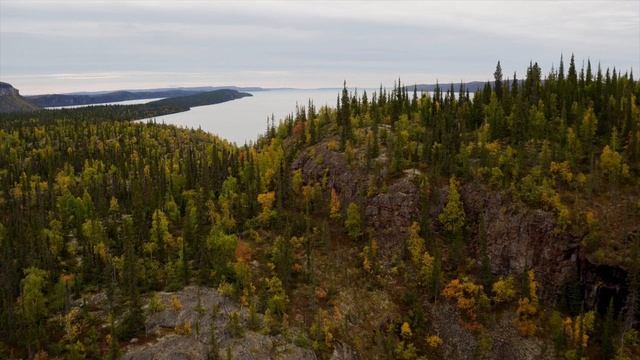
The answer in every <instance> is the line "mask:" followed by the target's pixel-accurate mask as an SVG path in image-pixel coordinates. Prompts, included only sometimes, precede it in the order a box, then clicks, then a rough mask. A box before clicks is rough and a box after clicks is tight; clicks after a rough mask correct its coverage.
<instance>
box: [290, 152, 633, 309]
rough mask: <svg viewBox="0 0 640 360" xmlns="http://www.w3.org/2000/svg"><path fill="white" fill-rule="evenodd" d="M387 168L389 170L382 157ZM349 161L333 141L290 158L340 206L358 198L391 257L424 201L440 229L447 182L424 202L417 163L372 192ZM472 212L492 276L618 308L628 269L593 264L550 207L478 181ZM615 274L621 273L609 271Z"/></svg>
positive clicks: (475, 240) (470, 197)
mask: <svg viewBox="0 0 640 360" xmlns="http://www.w3.org/2000/svg"><path fill="white" fill-rule="evenodd" d="M381 158H382V159H383V160H382V163H383V164H382V165H383V166H382V168H383V170H382V171H385V170H384V156H382V157H381ZM353 163H354V164H349V162H348V161H347V159H346V157H345V155H344V154H343V153H341V152H338V151H332V150H330V149H329V146H328V142H323V143H320V144H317V145H314V146H312V147H309V148H307V149H305V150H303V151H302V152H301V154H300V155H299V156H298V157H297V158H296V160H295V161H294V162H293V164H292V168H293V170H298V169H299V170H301V172H302V176H303V179H304V181H305V182H306V183H324V185H325V186H326V188H325V190H326V191H325V194H326V195H327V196H328V194H329V193H330V191H331V189H334V190H335V191H336V193H337V194H338V195H339V196H340V199H341V202H342V207H343V209H344V208H346V206H347V205H348V204H349V203H350V202H358V203H359V205H360V207H361V209H362V215H363V220H364V223H365V225H366V226H367V227H369V228H371V229H372V230H373V235H374V238H375V239H376V240H377V241H378V244H379V247H380V250H381V253H382V254H383V256H384V257H385V258H386V259H387V260H389V259H391V258H392V257H393V256H397V255H399V254H400V252H401V251H402V248H403V243H404V240H405V239H406V238H407V236H408V227H409V226H410V225H411V223H412V222H414V221H419V216H420V213H421V207H422V206H428V209H427V210H428V211H429V214H430V218H431V219H433V220H432V221H433V224H432V225H433V229H434V230H435V231H436V233H437V232H438V231H439V228H440V224H439V223H438V221H437V216H438V214H439V213H440V212H441V211H442V209H443V207H444V205H445V204H446V201H447V188H446V187H445V188H442V189H439V190H436V191H435V192H434V196H433V198H432V200H431V202H430V203H429V204H421V203H420V201H421V200H420V192H419V189H418V185H417V184H418V180H419V176H420V172H419V171H418V170H407V171H405V173H404V174H402V175H401V176H399V177H397V178H395V179H394V180H392V181H391V182H390V183H389V184H387V186H386V187H385V188H384V189H380V188H379V189H378V190H377V193H375V194H367V192H368V188H369V184H370V181H371V178H370V176H371V175H369V172H368V171H367V170H366V169H365V168H363V167H362V166H358V165H357V163H358V161H357V160H356V161H353ZM460 194H461V199H462V201H463V204H464V209H465V213H466V219H467V234H466V235H467V241H466V243H467V246H468V249H469V250H470V252H471V253H472V254H475V258H476V259H480V258H481V257H480V256H481V253H480V246H479V243H480V236H481V234H480V233H479V232H480V230H479V229H480V225H479V224H480V221H481V220H480V219H481V218H482V217H484V220H485V230H484V231H485V234H484V236H485V238H486V243H487V256H488V257H489V260H490V265H491V272H492V274H493V275H494V276H503V275H508V274H521V273H523V272H525V271H528V270H534V272H535V274H536V278H537V280H538V281H539V282H540V284H541V291H542V293H541V294H540V296H541V298H542V299H544V301H545V303H547V304H550V305H551V304H553V305H555V304H557V303H558V302H562V301H566V299H564V298H563V297H565V296H566V292H567V291H568V290H567V289H568V287H570V286H576V284H578V283H580V285H579V286H578V287H577V288H574V289H572V290H571V291H575V292H577V296H580V297H582V298H584V299H585V302H586V305H587V306H589V308H591V309H598V310H602V308H603V307H605V308H606V305H607V304H608V303H609V299H610V298H612V297H613V298H614V299H616V300H615V302H616V303H615V305H616V308H617V309H618V310H621V309H623V308H624V305H625V304H624V303H625V301H624V298H625V297H626V294H627V284H626V281H625V280H624V279H626V271H625V270H624V269H622V268H620V267H614V266H604V265H595V264H593V263H592V262H591V261H589V259H587V258H586V257H585V256H584V255H583V254H581V253H580V240H581V238H579V237H577V236H575V235H572V234H569V233H567V232H564V231H561V230H560V229H559V226H558V224H557V221H556V217H555V215H554V214H553V213H552V212H550V211H545V210H541V209H531V208H529V207H527V206H525V205H523V204H522V203H520V202H519V201H517V200H514V199H512V197H511V196H509V195H508V194H506V193H505V192H502V191H495V190H492V189H490V188H487V187H485V186H482V185H479V184H477V183H468V184H465V185H464V186H462V187H461V189H460ZM612 273H615V274H616V276H612V275H611V274H612Z"/></svg>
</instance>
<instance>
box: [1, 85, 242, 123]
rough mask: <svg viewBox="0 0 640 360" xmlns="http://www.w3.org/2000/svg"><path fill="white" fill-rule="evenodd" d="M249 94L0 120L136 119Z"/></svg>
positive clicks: (57, 111)
mask: <svg viewBox="0 0 640 360" xmlns="http://www.w3.org/2000/svg"><path fill="white" fill-rule="evenodd" d="M246 96H251V94H249V93H244V92H239V91H236V90H227V89H222V90H214V91H210V92H203V93H196V94H192V95H185V96H178V97H174V98H167V99H161V100H156V101H152V102H148V103H145V104H133V105H95V106H86V107H78V108H67V109H42V110H39V111H37V112H36V113H33V112H32V113H21V114H0V121H15V120H16V119H31V118H37V119H40V120H45V119H46V120H54V119H69V118H73V119H84V120H138V119H147V118H151V117H155V116H161V115H167V114H174V113H179V112H183V111H187V110H189V109H190V108H192V107H196V106H204V105H212V104H218V103H222V102H225V101H230V100H235V99H240V98H243V97H246Z"/></svg>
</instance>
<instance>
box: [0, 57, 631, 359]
mask: <svg viewBox="0 0 640 360" xmlns="http://www.w3.org/2000/svg"><path fill="white" fill-rule="evenodd" d="M521 65H526V64H521ZM487 73H488V74H490V73H491V69H488V71H487ZM490 76H491V75H490ZM491 77H492V78H493V80H492V81H489V82H487V83H486V85H485V86H484V88H483V89H481V90H479V91H475V92H469V91H467V90H466V89H465V88H464V84H461V85H460V86H459V87H458V86H456V87H447V88H439V87H438V88H436V89H435V91H434V92H428V93H427V92H425V93H422V92H419V91H417V90H415V89H414V87H413V86H412V85H406V84H404V83H402V81H401V80H400V79H399V80H397V81H396V83H395V86H394V87H393V88H383V87H381V88H380V89H379V90H376V91H372V90H369V91H363V90H349V89H348V88H347V85H348V84H347V83H345V86H344V89H343V90H342V92H341V93H339V94H336V95H337V98H336V103H335V106H323V107H316V106H315V105H314V104H313V102H311V101H310V102H309V103H307V104H304V105H300V106H298V107H297V108H295V109H292V110H293V112H292V113H291V115H289V116H287V117H286V118H284V119H282V120H280V121H279V122H276V121H275V120H277V119H271V118H270V119H269V120H268V122H267V126H266V129H265V132H264V134H263V135H262V136H260V137H259V138H258V139H257V140H256V141H255V143H251V144H247V145H244V146H237V145H235V144H234V143H230V142H228V141H226V140H223V139H221V138H218V137H216V136H214V135H211V134H209V133H207V132H204V131H202V130H189V129H184V128H179V127H175V126H170V125H162V124H155V123H150V124H142V123H133V122H130V121H128V120H129V119H120V120H118V116H116V115H114V116H110V115H109V114H107V113H106V112H108V111H109V109H112V110H113V111H114V112H116V113H118V114H121V113H123V111H125V110H126V109H124V108H116V107H112V108H111V107H96V108H95V109H94V110H95V111H96V112H97V114H96V116H95V117H92V114H91V111H94V110H91V109H92V108H84V109H82V110H76V111H74V110H65V111H56V112H53V114H57V115H59V116H50V115H49V114H51V113H48V112H47V111H46V110H42V111H39V112H35V113H30V114H27V115H25V114H20V115H17V114H12V113H8V114H2V115H0V116H1V117H0V358H3V359H27V358H29V359H34V358H35V359H120V358H124V359H147V358H149V359H151V358H154V359H160V358H162V359H164V358H165V357H162V356H161V355H162V351H166V350H160V353H153V352H152V351H153V350H152V349H153V348H154V346H155V347H156V349H157V348H158V347H159V348H160V349H167V348H170V345H171V344H172V343H173V344H181V345H180V346H178V345H176V346H177V347H179V348H180V349H182V350H180V351H193V352H197V353H198V354H199V355H198V356H200V357H196V356H195V355H194V356H192V357H189V356H191V355H189V356H187V355H184V356H185V357H182V358H190V359H191V358H193V359H195V358H208V359H228V358H234V359H236V358H237V359H245V358H246V359H250V358H259V359H262V358H265V359H267V358H276V359H316V358H317V359H353V358H356V356H357V358H360V359H406V360H412V359H422V360H424V359H451V358H454V359H583V358H588V359H619V360H622V359H637V358H639V357H640V333H639V330H640V322H639V320H640V313H639V308H638V306H639V304H640V299H639V296H640V292H639V291H640V278H639V277H638V275H639V274H640V100H639V98H640V83H639V82H638V81H637V80H636V79H634V74H633V73H632V72H630V71H627V70H625V69H616V68H606V69H605V68H601V67H600V66H599V65H598V64H591V62H590V61H587V62H586V65H585V66H580V67H578V66H576V61H575V60H574V57H573V56H571V58H570V60H567V59H566V58H565V59H563V60H561V61H560V62H559V66H558V67H557V68H552V69H551V70H550V71H545V72H543V70H542V69H541V68H540V66H539V65H538V64H537V63H535V62H531V63H529V64H528V66H527V67H526V73H525V74H503V73H502V69H501V64H500V63H498V64H497V67H496V68H495V72H494V73H493V75H492V76H491ZM212 121H214V120H212ZM163 346H164V347H163ZM150 354H151V355H150ZM145 356H146V357H145ZM261 356H262V357H261ZM167 358H169V357H167ZM176 358H177V357H176Z"/></svg>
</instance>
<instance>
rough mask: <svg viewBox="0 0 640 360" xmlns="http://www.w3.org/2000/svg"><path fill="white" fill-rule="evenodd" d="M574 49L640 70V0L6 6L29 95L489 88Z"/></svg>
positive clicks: (10, 64) (4, 33)
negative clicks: (177, 89) (479, 84)
mask: <svg viewBox="0 0 640 360" xmlns="http://www.w3.org/2000/svg"><path fill="white" fill-rule="evenodd" d="M571 53H575V55H576V59H577V62H578V64H581V63H582V61H586V59H591V61H592V63H594V64H595V63H598V62H600V63H601V64H602V65H603V67H606V66H611V67H613V66H615V67H616V68H618V69H624V70H629V69H633V70H634V72H636V73H638V75H640V1H639V0H632V1H603V2H600V1H588V0H587V1H469V0H468V1H460V2H456V1H407V2H398V1H394V2H383V1H369V2H355V1H329V2H324V1H313V2H311V1H307V2H302V1H278V2H271V1H234V2H222V1H180V0H173V1H159V0H153V1H151V0H149V1H113V0H112V1H93V0H77V1H30V0H0V81H5V82H9V83H11V84H12V85H14V86H15V87H16V88H18V89H20V91H21V93H22V94H42V93H53V92H58V93H61V92H72V91H96V90H116V89H142V88H154V87H174V86H202V85H211V86H228V85H236V86H262V87H298V88H318V87H340V86H341V85H342V82H343V81H344V80H346V81H347V82H348V84H349V85H350V86H357V87H377V86H379V85H380V84H383V85H385V86H389V85H392V84H393V81H394V80H395V79H397V78H398V77H400V78H402V80H403V82H404V83H407V84H413V83H434V82H435V81H436V80H437V81H439V82H441V83H442V82H449V81H454V82H459V81H475V80H481V81H486V80H488V79H490V78H491V77H492V74H493V71H494V69H495V65H496V62H497V61H498V60H500V61H501V64H502V68H503V72H504V73H505V74H508V75H510V74H512V73H513V72H514V71H517V72H518V74H523V72H524V71H525V69H526V67H527V65H528V64H529V62H530V61H537V62H538V63H539V64H540V66H541V67H542V68H543V71H544V72H547V71H548V70H549V69H551V67H552V66H554V65H555V66H556V67H557V64H558V63H559V59H560V55H561V54H564V56H565V60H567V61H568V58H569V57H570V55H571Z"/></svg>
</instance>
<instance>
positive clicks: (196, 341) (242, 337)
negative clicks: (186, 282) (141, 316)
mask: <svg viewBox="0 0 640 360" xmlns="http://www.w3.org/2000/svg"><path fill="white" fill-rule="evenodd" d="M158 297H159V303H161V304H163V309H161V310H160V311H157V312H154V313H151V314H149V315H148V316H147V319H146V322H145V327H146V333H147V334H146V337H145V338H149V339H151V340H149V341H146V342H142V341H140V342H134V343H131V344H129V345H128V346H127V348H126V351H125V354H124V356H123V359H124V360H164V359H166V360H169V359H189V360H200V359H202V360H206V359H207V358H208V357H207V356H208V353H209V352H210V351H211V348H212V346H211V338H212V336H211V330H212V329H213V330H214V331H215V338H216V339H217V348H218V352H219V355H220V358H225V356H226V354H227V352H230V353H231V356H232V358H233V359H237V360H242V359H247V360H267V359H280V360H294V359H296V360H297V359H302V360H314V359H316V356H315V354H314V352H313V351H312V350H310V349H304V348H301V347H298V346H296V345H294V344H292V343H290V342H289V341H287V340H286V339H285V338H283V337H282V336H271V335H265V334H263V333H261V332H259V331H253V330H249V329H248V326H247V319H248V312H247V310H246V309H245V308H241V307H240V306H239V305H238V304H236V303H235V302H234V301H232V300H231V299H229V298H227V297H225V296H222V295H221V294H220V293H219V292H218V291H217V290H215V289H210V288H201V287H195V286H189V287H185V288H184V289H183V290H181V291H178V292H175V293H167V292H162V293H158ZM214 308H216V309H217V312H216V313H217V314H216V315H215V316H212V314H213V313H214V312H213V311H214V310H213V309H214ZM236 314H237V316H238V319H239V324H238V325H239V327H240V328H241V329H242V331H241V332H240V333H238V332H235V331H234V330H233V329H232V326H231V325H229V324H230V319H231V318H232V317H234V316H236Z"/></svg>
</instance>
